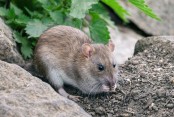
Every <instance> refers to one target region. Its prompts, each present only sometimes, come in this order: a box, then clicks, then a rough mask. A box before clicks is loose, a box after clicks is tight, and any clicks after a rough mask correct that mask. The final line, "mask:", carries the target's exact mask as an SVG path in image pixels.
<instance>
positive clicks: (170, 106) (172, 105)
mask: <svg viewBox="0 0 174 117" xmlns="http://www.w3.org/2000/svg"><path fill="white" fill-rule="evenodd" d="M166 107H167V108H169V109H172V108H173V107H174V104H167V105H166Z"/></svg>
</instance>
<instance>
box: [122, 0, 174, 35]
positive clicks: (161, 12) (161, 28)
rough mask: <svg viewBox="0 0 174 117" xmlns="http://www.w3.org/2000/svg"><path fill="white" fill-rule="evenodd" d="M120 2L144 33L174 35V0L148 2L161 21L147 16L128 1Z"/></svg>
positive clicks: (150, 0)
mask: <svg viewBox="0 0 174 117" xmlns="http://www.w3.org/2000/svg"><path fill="white" fill-rule="evenodd" d="M119 2H121V3H122V5H123V6H124V7H125V8H126V9H127V10H128V11H129V12H130V14H131V16H129V17H128V18H129V19H130V20H131V21H132V22H133V23H135V24H136V25H137V26H138V27H139V28H140V29H142V30H143V31H144V32H146V33H148V34H151V35H174V20H173V19H174V15H173V11H174V7H173V6H174V1H173V0H158V1H156V0H146V3H147V4H148V5H149V6H150V7H151V8H152V9H153V11H154V12H155V13H156V14H157V15H158V16H159V17H160V18H161V21H157V20H155V19H152V18H150V17H148V16H146V15H145V14H144V13H142V12H141V11H140V10H138V9H137V8H135V7H134V6H133V5H132V4H130V3H128V1H127V0H119Z"/></svg>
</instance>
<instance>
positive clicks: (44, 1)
mask: <svg viewBox="0 0 174 117" xmlns="http://www.w3.org/2000/svg"><path fill="white" fill-rule="evenodd" d="M37 1H38V2H39V3H41V4H48V0H37Z"/></svg>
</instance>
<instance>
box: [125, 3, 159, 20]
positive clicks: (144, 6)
mask: <svg viewBox="0 0 174 117" xmlns="http://www.w3.org/2000/svg"><path fill="white" fill-rule="evenodd" d="M128 1H129V2H130V3H131V4H133V5H134V6H136V7H137V8H138V9H140V10H141V11H142V12H144V13H145V14H146V15H148V16H150V17H151V18H154V19H156V20H160V18H159V17H158V16H157V15H156V14H155V13H154V12H153V10H152V9H151V8H150V7H148V5H147V4H146V3H145V0H128Z"/></svg>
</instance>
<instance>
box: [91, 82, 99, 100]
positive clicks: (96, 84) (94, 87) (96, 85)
mask: <svg viewBox="0 0 174 117" xmlns="http://www.w3.org/2000/svg"><path fill="white" fill-rule="evenodd" d="M98 85H100V83H95V84H94V85H93V88H92V89H91V90H90V92H89V93H88V98H89V96H90V94H91V93H92V91H94V90H95V89H96V88H97V87H98Z"/></svg>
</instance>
